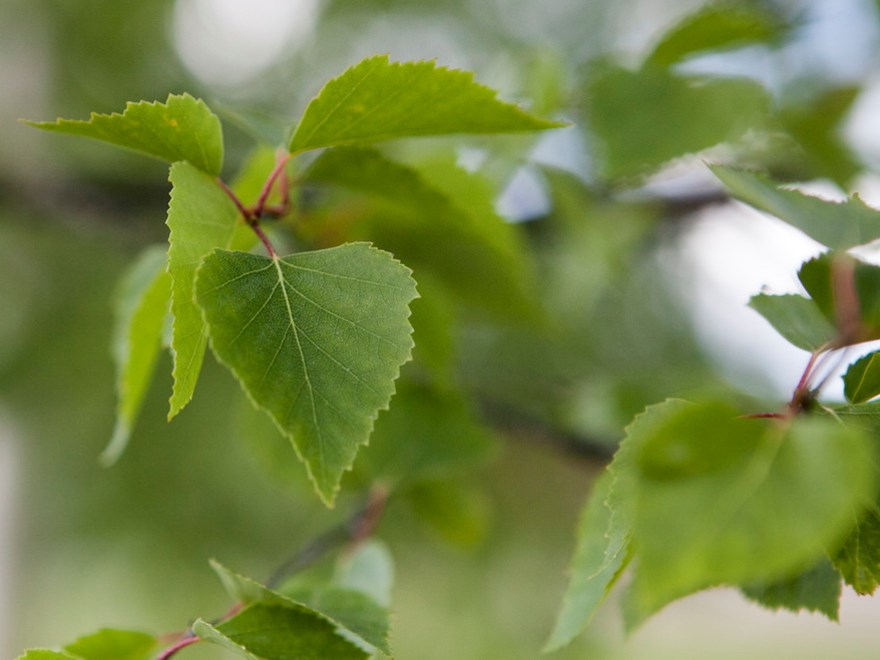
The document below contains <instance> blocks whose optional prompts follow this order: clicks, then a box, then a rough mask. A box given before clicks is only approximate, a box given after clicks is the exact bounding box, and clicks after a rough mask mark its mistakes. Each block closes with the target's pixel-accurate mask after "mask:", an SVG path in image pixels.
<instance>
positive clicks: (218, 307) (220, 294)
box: [196, 243, 417, 505]
mask: <svg viewBox="0 0 880 660" xmlns="http://www.w3.org/2000/svg"><path fill="white" fill-rule="evenodd" d="M196 291H197V298H198V303H199V306H201V308H202V309H203V310H204V315H205V320H206V322H207V324H208V328H209V332H210V336H211V346H212V348H213V349H214V352H215V354H216V355H217V357H218V359H219V360H220V361H221V362H223V363H224V364H226V365H227V366H228V367H229V368H230V369H231V370H232V371H233V372H234V373H235V375H236V376H237V377H238V379H239V380H240V381H241V383H242V386H243V388H244V389H245V391H246V392H247V393H248V395H249V396H250V398H251V400H252V401H253V402H254V404H255V405H256V406H257V407H259V408H261V409H263V410H265V411H266V412H268V413H269V415H270V416H271V417H272V419H273V420H274V421H275V423H276V424H277V425H278V428H279V429H281V431H282V432H283V433H284V434H285V435H286V436H288V437H289V438H290V439H291V441H292V442H293V445H294V447H295V448H296V450H297V453H298V454H299V456H300V458H301V459H302V460H303V462H304V463H305V465H306V469H307V471H308V473H309V475H310V477H311V479H312V481H313V482H314V484H315V487H316V490H317V491H318V494H319V495H320V497H321V499H322V500H323V501H324V502H325V503H326V504H327V505H332V503H333V500H334V498H335V495H336V492H337V490H338V488H339V480H340V478H341V477H342V473H343V472H344V471H345V470H347V469H349V468H350V467H351V464H352V461H353V460H354V457H355V454H356V453H357V450H358V447H359V446H360V445H362V444H366V442H367V440H368V438H369V436H370V433H371V431H372V430H373V422H374V420H375V419H376V416H377V415H378V413H379V410H381V409H383V408H385V407H387V405H388V402H389V400H390V399H391V395H392V394H393V393H394V380H395V379H396V378H397V376H398V374H399V369H400V365H402V364H403V363H404V362H406V361H407V360H408V359H409V357H410V352H411V350H412V340H411V338H410V333H411V332H412V328H411V327H410V325H409V322H408V320H407V319H408V317H409V307H408V305H409V302H410V301H411V300H413V299H414V298H415V297H416V296H417V293H416V289H415V282H414V281H413V280H412V278H411V277H410V271H409V269H408V268H406V267H405V266H403V265H402V264H401V263H400V262H398V261H396V260H395V259H394V258H393V257H392V256H391V255H390V254H388V253H387V252H382V251H381V250H377V249H375V248H373V247H371V246H369V245H366V244H363V243H350V244H346V245H342V246H339V247H335V248H330V249H327V250H319V251H315V252H306V253H300V254H295V255H291V256H288V257H283V258H279V257H276V258H274V259H270V258H267V257H262V256H257V255H251V254H245V253H243V252H226V251H223V250H215V251H214V252H213V253H211V254H210V255H209V256H208V257H207V258H205V260H204V263H203V265H202V267H201V269H200V270H199V276H198V281H197V284H196Z"/></svg>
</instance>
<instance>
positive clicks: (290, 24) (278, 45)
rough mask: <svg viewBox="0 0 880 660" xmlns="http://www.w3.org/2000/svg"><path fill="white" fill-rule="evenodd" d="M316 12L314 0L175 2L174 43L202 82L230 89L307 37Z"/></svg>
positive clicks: (264, 67)
mask: <svg viewBox="0 0 880 660" xmlns="http://www.w3.org/2000/svg"><path fill="white" fill-rule="evenodd" d="M318 11H319V3H318V0H248V1H247V2H240V1H239V0H177V2H176V3H175V5H174V14H173V19H172V34H173V38H174V46H175V48H176V49H177V52H178V54H179V55H180V58H181V60H182V61H183V63H184V65H185V66H186V67H187V68H188V69H189V70H190V71H191V72H192V73H193V74H194V75H195V76H196V77H198V78H199V79H201V80H202V81H203V82H204V83H206V84H208V85H213V86H216V87H225V88H229V87H235V86H237V85H241V84H243V83H246V82H248V81H249V80H252V79H253V78H255V77H256V76H258V75H259V74H260V73H261V72H263V71H265V70H266V69H267V68H268V67H269V66H271V65H272V64H273V63H274V62H276V61H277V60H278V58H279V57H280V56H281V55H282V54H283V53H284V52H285V51H286V50H288V49H289V48H294V47H296V46H297V45H301V44H302V43H303V42H305V41H307V40H308V39H309V37H310V36H311V35H312V34H313V32H314V29H315V24H316V23H317V19H318Z"/></svg>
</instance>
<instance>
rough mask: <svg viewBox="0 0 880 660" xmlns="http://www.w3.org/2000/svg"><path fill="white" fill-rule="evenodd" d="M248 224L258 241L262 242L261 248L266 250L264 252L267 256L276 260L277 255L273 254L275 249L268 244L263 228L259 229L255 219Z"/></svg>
mask: <svg viewBox="0 0 880 660" xmlns="http://www.w3.org/2000/svg"><path fill="white" fill-rule="evenodd" d="M248 224H249V225H250V227H251V229H253V230H254V233H255V234H256V235H257V237H258V238H259V239H260V241H262V243H263V246H264V247H265V248H266V252H268V253H269V256H270V257H272V258H273V259H277V258H278V253H277V252H275V248H274V247H272V243H271V242H269V237H268V236H266V233H265V232H264V231H263V228H262V227H260V223H259V222H258V221H257V219H256V218H254V219H253V220H248Z"/></svg>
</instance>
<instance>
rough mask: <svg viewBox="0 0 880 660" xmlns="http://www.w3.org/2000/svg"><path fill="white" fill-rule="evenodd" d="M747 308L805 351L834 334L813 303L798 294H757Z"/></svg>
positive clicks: (815, 346)
mask: <svg viewBox="0 0 880 660" xmlns="http://www.w3.org/2000/svg"><path fill="white" fill-rule="evenodd" d="M749 307H751V308H752V309H754V310H755V311H756V312H758V313H759V314H760V315H761V316H763V317H764V318H765V319H766V320H767V321H768V322H769V323H770V325H772V326H773V328H774V329H775V330H776V331H777V332H778V333H779V334H780V335H782V336H783V337H785V339H786V340H788V341H789V342H791V343H792V344H794V345H795V346H797V347H798V348H802V349H803V350H805V351H810V352H813V351H815V350H817V349H818V348H819V347H821V346H823V345H825V344H827V343H828V342H830V341H831V340H832V339H834V338H835V336H836V335H837V331H836V330H835V329H834V326H833V325H832V324H831V322H830V321H828V319H826V318H825V316H824V315H823V314H822V312H821V311H820V310H819V308H818V307H817V306H816V304H815V303H814V302H813V301H812V300H810V299H809V298H804V297H803V296H799V295H797V294H785V295H781V296H771V295H767V294H766V293H759V294H758V295H756V296H752V298H751V300H749Z"/></svg>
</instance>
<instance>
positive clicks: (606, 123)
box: [586, 66, 769, 179]
mask: <svg viewBox="0 0 880 660" xmlns="http://www.w3.org/2000/svg"><path fill="white" fill-rule="evenodd" d="M586 92H587V115H588V117H589V120H590V127H591V129H592V130H593V132H594V133H595V135H596V137H597V138H598V145H597V147H598V151H599V155H600V156H601V158H602V160H603V161H604V174H605V176H606V177H608V178H609V179H616V178H621V177H628V176H634V175H640V174H644V173H647V172H649V171H651V170H653V169H656V168H657V167H659V166H660V165H663V164H664V163H666V162H667V161H670V160H672V159H674V158H679V157H681V156H685V155H687V154H690V153H695V152H699V151H702V150H704V149H707V148H709V147H712V146H715V145H716V144H719V143H721V142H729V141H732V140H737V139H739V138H740V137H742V135H743V134H744V133H745V132H746V131H747V130H749V129H751V128H754V127H755V126H757V125H760V124H761V123H763V122H764V119H765V116H766V115H767V109H768V107H769V100H768V97H767V93H766V92H765V91H764V89H763V88H762V87H761V86H760V85H758V84H757V83H755V82H753V81H750V80H745V79H734V78H728V79H723V78H721V79H719V78H715V79H712V80H705V79H696V78H685V77H682V76H677V75H673V74H672V73H670V72H669V71H666V70H665V69H662V68H660V67H650V66H649V67H646V68H644V69H642V70H640V71H627V70H626V69H622V68H615V67H596V69H594V72H593V76H591V78H590V79H589V81H588V83H587V90H586ZM694 108H699V109H700V111H699V112H698V113H695V112H694Z"/></svg>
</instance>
